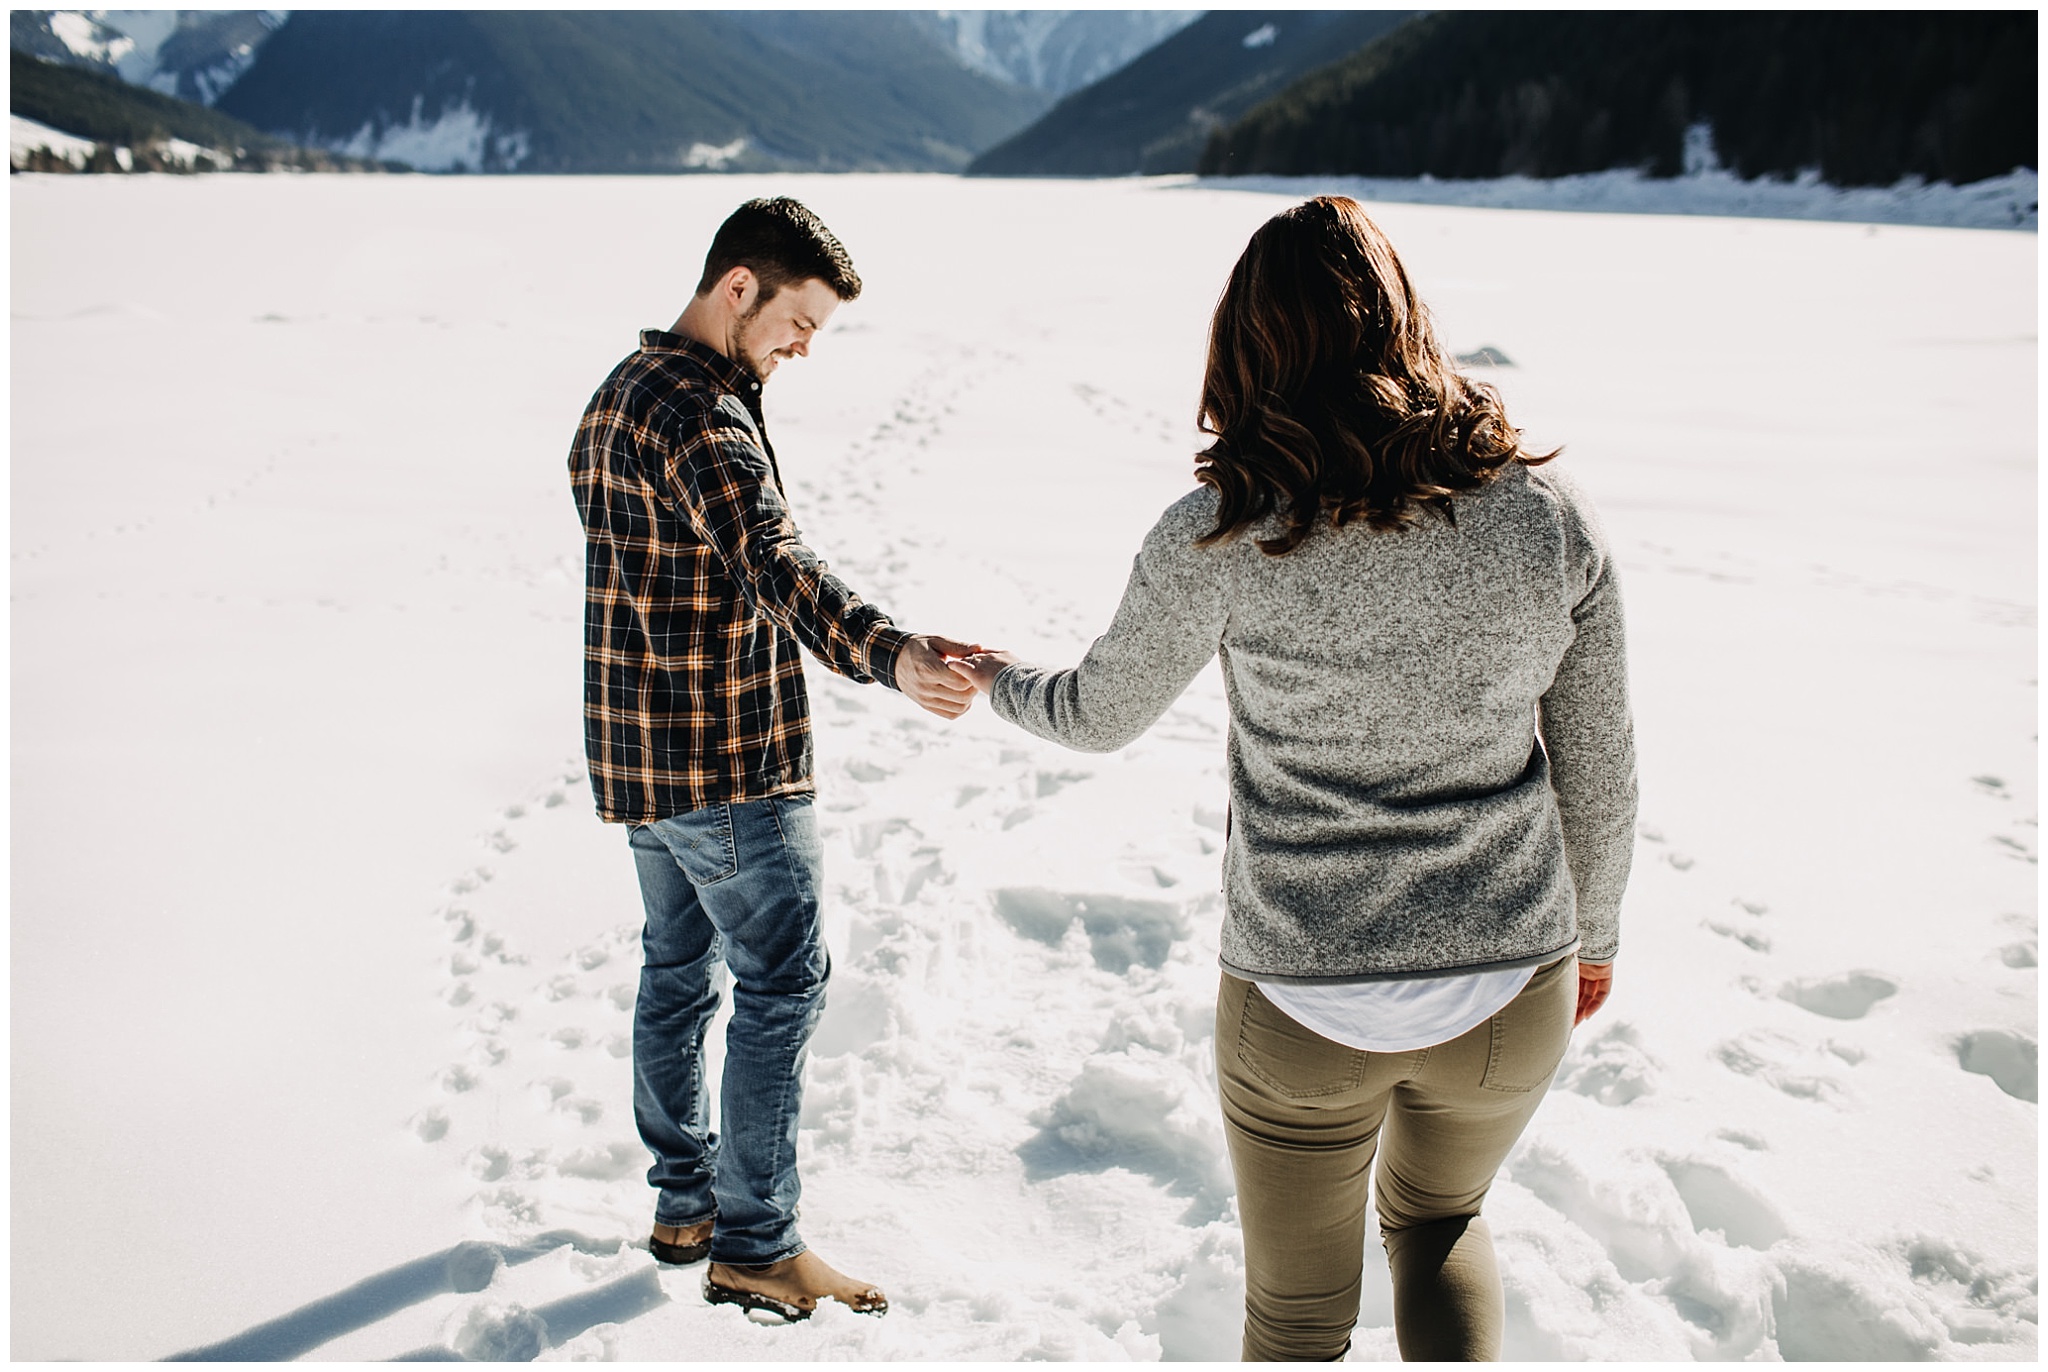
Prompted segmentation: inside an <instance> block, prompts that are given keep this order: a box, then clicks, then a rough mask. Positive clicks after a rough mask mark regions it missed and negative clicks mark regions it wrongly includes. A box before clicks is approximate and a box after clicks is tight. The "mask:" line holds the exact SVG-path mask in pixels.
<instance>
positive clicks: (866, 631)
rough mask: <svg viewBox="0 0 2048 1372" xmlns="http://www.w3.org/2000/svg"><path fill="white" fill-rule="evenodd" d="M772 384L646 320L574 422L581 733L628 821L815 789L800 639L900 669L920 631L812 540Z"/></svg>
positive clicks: (829, 656) (853, 665) (823, 652)
mask: <svg viewBox="0 0 2048 1372" xmlns="http://www.w3.org/2000/svg"><path fill="white" fill-rule="evenodd" d="M760 394H761V384H760V382H758V381H756V380H755V379H754V378H753V377H752V376H751V375H749V374H748V373H747V372H746V371H745V370H744V369H743V368H741V367H740V366H738V365H737V364H736V363H734V362H732V361H731V360H729V359H728V358H726V357H724V356H722V355H720V354H719V353H718V352H716V351H714V350H713V349H711V348H707V347H705V346H703V345H702V344H700V343H696V342H693V341H692V340H690V339H686V338H683V337H680V336H679V335H676V334H672V333H667V332H664V331H662V330H659V329H647V330H644V331H643V332H642V333H641V335H640V348H639V351H637V352H635V353H634V354H633V355H632V356H630V357H628V358H627V359H626V360H625V361H623V362H621V363H620V364H619V365H618V367H617V368H615V369H614V370H613V372H612V374H611V376H610V377H608V378H606V380H605V383H604V385H602V386H600V387H599V388H598V391H597V394H596V395H594V396H592V397H591V401H590V407H589V408H588V409H586V410H585V411H584V412H583V420H582V422H581V423H580V424H579V425H578V426H577V429H576V441H575V443H574V445H573V446H572V447H571V448H570V451H569V474H570V482H571V485H572V486H573V488H574V490H575V494H576V507H577V509H578V510H579V511H580V512H581V514H582V516H583V531H584V536H585V540H586V547H585V597H584V617H583V737H584V750H585V752H586V754H587V755H588V757H589V761H590V787H591V790H592V792H593V793H594V794H595V796H596V798H597V810H598V813H599V814H600V815H602V816H603V817H604V818H605V819H606V820H609V821H611V822H613V823H643V824H644V823H651V822H652V821H654V820H657V819H662V818H665V817H667V816H669V815H678V814H684V813H687V812H688V811H691V810H696V809H701V808H703V807H704V806H707V805H712V804H715V803H717V802H719V801H743V800H759V799H762V798H764V797H768V796H777V795H790V794H795V793H799V792H805V791H809V790H811V789H812V779H811V727H810V702H809V698H808V697H807V696H806V695H805V693H804V675H803V663H802V660H801V656H800V654H799V653H798V651H797V646H798V644H799V643H801V644H802V645H803V646H804V647H806V648H809V649H810V650H811V651H812V652H813V653H815V654H816V655H817V656H818V657H819V658H820V659H821V660H823V661H824V662H825V663H826V664H827V665H828V666H830V667H831V668H832V670H834V671H836V672H839V673H841V674H843V675H845V676H849V677H851V678H853V679H854V680H855V681H863V682H865V681H880V682H882V683H883V684H884V685H886V686H890V687H894V686H895V684H896V679H895V671H894V668H895V664H896V655H897V653H898V652H899V651H900V650H901V648H902V646H903V644H904V642H905V641H907V639H908V637H909V635H907V634H905V633H903V632H901V631H900V630H898V629H896V628H894V627H893V626H892V625H891V623H890V621H889V617H888V616H887V615H885V614H883V613H882V612H881V610H879V609H878V608H876V607H875V606H873V605H869V604H867V603H865V602H863V601H862V600H861V599H860V597H858V596H856V595H855V594H854V593H853V592H852V591H851V590H849V589H847V587H846V585H845V583H843V582H841V581H840V580H839V579H838V578H837V577H835V576H833V575H831V574H830V573H829V572H827V571H826V570H825V564H824V563H823V562H822V561H820V560H819V558H818V555H817V554H816V553H814V552H812V551H811V550H810V549H809V548H807V547H805V546H804V543H803V539H802V538H801V537H800V536H799V535H798V533H797V528H796V524H795V522H794V521H793V520H792V519H791V518H790V513H789V506H788V504H787V502H786V499H785V496H784V493H783V489H782V476H781V472H780V470H779V469H778V468H777V467H776V464H775V450H774V449H773V448H772V447H770V446H769V444H768V434H767V425H766V423H765V421H764V420H763V418H762V414H761V401H760Z"/></svg>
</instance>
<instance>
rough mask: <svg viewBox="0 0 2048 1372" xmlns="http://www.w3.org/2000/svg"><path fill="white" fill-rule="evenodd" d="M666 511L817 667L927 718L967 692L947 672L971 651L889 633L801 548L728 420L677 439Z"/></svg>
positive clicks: (748, 438)
mask: <svg viewBox="0 0 2048 1372" xmlns="http://www.w3.org/2000/svg"><path fill="white" fill-rule="evenodd" d="M663 476H664V478H665V480H666V484H667V487H668V492H669V495H670V498H671V500H672V501H673V502H674V504H675V506H676V507H677V508H678V509H679V510H680V511H681V512H682V513H683V514H684V515H685V517H686V518H688V519H689V521H690V524H691V526H692V528H694V529H695V530H696V532H697V535H698V536H699V537H700V538H702V539H703V540H704V541H705V542H706V543H707V544H708V545H709V546H710V547H711V548H712V549H713V550H715V551H716V552H717V553H718V555H719V557H720V559H721V560H722V561H723V562H724V563H725V565H726V567H727V568H728V569H729V570H730V571H731V573H732V576H733V580H734V581H735V582H737V583H738V585H739V587H740V591H741V593H742V594H743V595H745V596H746V598H747V602H748V604H750V605H752V606H753V608H754V609H755V611H756V612H758V613H760V614H762V615H765V616H766V617H767V618H769V619H770V620H773V621H774V622H775V623H776V624H777V625H779V626H781V627H782V628H783V629H786V630H787V631H788V632H789V633H791V634H792V635H794V636H795V637H796V639H797V641H798V642H799V643H802V644H803V645H804V647H806V648H808V649H809V650H810V651H811V652H812V653H813V654H814V655H816V657H817V658H818V660H819V661H820V662H823V663H824V664H825V665H826V666H828V667H830V668H832V670H833V671H835V672H838V673H839V674H840V675H842V676H846V677H850V678H852V679H853V680H855V681H880V682H881V683H882V684H883V685H885V686H891V687H894V688H895V689H896V690H899V691H901V692H902V693H903V694H904V695H906V696H908V697H910V699H911V700H912V701H914V702H916V703H917V704H918V705H920V706H922V707H924V708H925V709H927V710H930V711H931V712H932V713H933V714H936V715H941V716H943V717H945V718H947V719H956V718H958V717H959V716H960V715H963V714H965V713H966V712H967V709H968V707H969V706H970V705H971V704H972V703H973V701H974V689H973V687H972V686H970V685H968V684H967V683H966V682H963V681H962V680H961V679H960V677H959V676H958V675H957V674H956V673H954V672H953V671H952V670H951V669H949V668H948V667H947V666H946V658H947V657H948V656H962V655H964V654H966V653H969V652H973V651H976V650H977V645H974V644H968V643H959V642H955V641H954V640H952V639H947V638H939V637H936V636H933V635H928V634H907V633H905V632H903V631H902V630H901V629H898V628H897V627H896V626H895V625H894V624H892V623H891V622H890V620H889V617H888V615H886V614H884V613H883V612H882V610H881V608H880V607H879V606H875V605H871V604H869V603H868V602H866V601H864V600H862V599H861V598H860V597H859V596H857V595H855V594H854V593H853V591H852V589H851V588H850V587H848V586H847V585H846V583H845V582H843V581H841V580H840V579H839V578H838V577H836V576H834V575H832V573H831V572H830V571H828V570H827V569H826V567H825V563H824V561H823V559H821V558H820V557H819V556H818V555H817V554H816V553H815V552H813V551H812V550H811V549H810V548H809V547H808V546H806V545H805V543H804V541H803V538H802V536H801V535H800V534H799V533H798V532H797V527H796V522H795V520H794V519H793V518H792V517H791V516H790V512H789V506H788V504H787V503H786V502H785V501H784V500H783V498H782V492H781V490H780V488H779V486H778V485H777V483H776V480H775V474H774V471H773V469H772V468H771V467H770V465H769V461H768V455H767V454H766V453H765V452H763V451H762V450H761V447H760V446H759V444H758V443H756V442H755V440H754V436H753V434H752V432H751V431H750V430H749V429H748V428H747V427H746V425H745V424H744V423H743V422H741V421H740V420H738V419H737V418H736V417H732V416H728V415H725V414H722V413H720V412H719V411H716V410H714V411H712V412H711V413H710V414H707V415H705V416H704V417H703V420H702V421H701V426H697V427H695V431H694V432H689V433H686V434H685V435H682V436H681V437H680V441H678V442H677V443H676V444H675V445H674V447H673V449H672V450H671V453H670V456H669V461H668V464H667V470H666V471H665V472H664V473H663Z"/></svg>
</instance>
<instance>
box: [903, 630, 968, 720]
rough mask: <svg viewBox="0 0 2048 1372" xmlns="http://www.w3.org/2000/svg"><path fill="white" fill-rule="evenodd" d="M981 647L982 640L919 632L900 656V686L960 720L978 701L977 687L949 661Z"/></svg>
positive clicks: (924, 703)
mask: <svg viewBox="0 0 2048 1372" xmlns="http://www.w3.org/2000/svg"><path fill="white" fill-rule="evenodd" d="M981 650H982V649H981V645H980V644H979V643H961V642H959V641H958V640H956V639H950V638H941V637H939V636H938V635H937V634H917V635H915V636H913V637H912V638H911V640H910V642H908V643H906V644H904V645H903V651H902V652H901V653H899V654H898V655H897V657H896V686H897V689H899V690H901V691H902V692H903V694H905V695H907V696H909V697H910V698H911V699H912V700H913V701H915V702H917V704H919V705H921V706H923V707H924V708H925V709H927V710H930V711H931V712H932V713H933V714H935V715H938V716H939V717H940V718H942V719H958V718H960V716H962V715H964V714H966V713H967V707H968V706H970V705H972V704H974V687H972V686H970V685H969V684H968V683H967V682H965V681H963V680H961V679H960V676H959V674H958V673H956V672H954V671H953V670H952V668H951V667H950V666H949V665H948V663H949V662H950V661H951V660H953V659H957V658H964V657H969V656H971V655H974V654H977V653H980V652H981Z"/></svg>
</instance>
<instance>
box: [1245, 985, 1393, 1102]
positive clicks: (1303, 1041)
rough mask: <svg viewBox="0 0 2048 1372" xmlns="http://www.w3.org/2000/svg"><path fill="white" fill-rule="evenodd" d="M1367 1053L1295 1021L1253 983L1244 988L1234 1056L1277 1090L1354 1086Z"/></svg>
mask: <svg viewBox="0 0 2048 1372" xmlns="http://www.w3.org/2000/svg"><path fill="white" fill-rule="evenodd" d="M1365 1059H1366V1055H1365V1054H1364V1053H1361V1052H1359V1051H1358V1050H1357V1049H1356V1048H1347V1047H1345V1046H1344V1045H1343V1044H1341V1043H1333V1042H1331V1041H1330V1040H1329V1039H1326V1038H1324V1037H1323V1036H1322V1035H1321V1034H1318V1033H1316V1032H1315V1031H1314V1030H1313V1029H1309V1028H1307V1027H1305V1026H1303V1025H1301V1024H1299V1023H1297V1022H1296V1021H1295V1020H1294V1019H1293V1018H1292V1017H1290V1016H1289V1015H1288V1014H1287V1013H1286V1012H1285V1011H1283V1010H1281V1009H1280V1007H1279V1006H1277V1005H1275V1004H1273V1002H1272V1001H1270V1000H1267V999H1266V998H1265V996H1263V995H1261V994H1260V993H1259V988H1258V987H1257V986H1256V985H1254V986H1250V987H1248V988H1247V989H1246V991H1245V998H1244V1015H1243V1016H1242V1018H1241V1020H1240V1023H1239V1026H1238V1031H1237V1061H1238V1063H1239V1065H1240V1066H1242V1067H1243V1068H1244V1069H1245V1071H1247V1072H1250V1073H1251V1074H1252V1075H1253V1076H1255V1077H1257V1078H1258V1079H1259V1080H1260V1081H1262V1082H1264V1083H1266V1085H1268V1086H1270V1087H1272V1088H1273V1089H1274V1090H1275V1091H1278V1092H1279V1093H1280V1094H1281V1095H1283V1096H1287V1097H1289V1098H1291V1099H1294V1100H1303V1099H1307V1098H1309V1097H1313V1096H1334V1095H1337V1094H1338V1093H1340V1092H1343V1091H1349V1090H1352V1089H1354V1088H1355V1087H1357V1086H1358V1084H1359V1083H1360V1082H1362V1081H1364V1080H1365Z"/></svg>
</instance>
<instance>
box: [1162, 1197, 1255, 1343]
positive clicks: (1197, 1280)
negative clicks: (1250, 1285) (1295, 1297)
mask: <svg viewBox="0 0 2048 1372" xmlns="http://www.w3.org/2000/svg"><path fill="white" fill-rule="evenodd" d="M1235 1209H1236V1207H1235V1206H1234V1205H1233V1206H1232V1212H1233V1213H1231V1214H1230V1215H1229V1216H1227V1217H1226V1218H1224V1219H1221V1220H1217V1221H1215V1222H1214V1223H1211V1224H1207V1225H1204V1226H1203V1227H1202V1229H1201V1239H1200V1240H1199V1241H1198V1242H1197V1243H1196V1244H1195V1248H1194V1251H1193V1252H1192V1253H1190V1254H1189V1255H1188V1258H1187V1261H1186V1262H1185V1264H1183V1265H1182V1267H1181V1280H1180V1285H1179V1286H1176V1287H1175V1288H1174V1289H1173V1293H1172V1294H1171V1295H1169V1296H1168V1297H1167V1298H1166V1299H1165V1300H1163V1301H1161V1302H1160V1303H1159V1306H1158V1308H1157V1309H1156V1310H1155V1311H1154V1312H1153V1316H1152V1320H1151V1325H1152V1329H1153V1332H1154V1333H1156V1334H1157V1335H1158V1336H1159V1352H1160V1356H1161V1358H1162V1359H1163V1360H1164V1361H1166V1362H1231V1361H1235V1360H1236V1358H1237V1356H1238V1351H1239V1348H1240V1346H1241V1344H1242V1341H1243V1334H1244V1233H1243V1231H1242V1230H1241V1229H1239V1228H1238V1224H1237V1216H1236V1214H1235Z"/></svg>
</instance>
